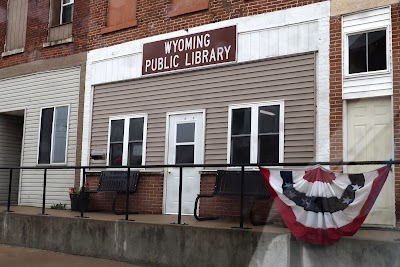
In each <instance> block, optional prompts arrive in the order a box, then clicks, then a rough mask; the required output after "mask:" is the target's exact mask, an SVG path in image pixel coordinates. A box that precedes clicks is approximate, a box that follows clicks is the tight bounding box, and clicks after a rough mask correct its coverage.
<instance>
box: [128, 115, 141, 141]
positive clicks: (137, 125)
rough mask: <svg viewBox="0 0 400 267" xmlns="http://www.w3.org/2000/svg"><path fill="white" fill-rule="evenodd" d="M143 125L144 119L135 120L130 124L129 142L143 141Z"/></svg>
mask: <svg viewBox="0 0 400 267" xmlns="http://www.w3.org/2000/svg"><path fill="white" fill-rule="evenodd" d="M143 124H144V118H134V119H131V120H130V124H129V141H142V140H143Z"/></svg>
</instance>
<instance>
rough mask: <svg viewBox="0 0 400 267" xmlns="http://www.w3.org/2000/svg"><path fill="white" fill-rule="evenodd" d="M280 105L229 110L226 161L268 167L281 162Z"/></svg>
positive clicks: (271, 104) (270, 104)
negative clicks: (265, 165) (269, 164)
mask: <svg viewBox="0 0 400 267" xmlns="http://www.w3.org/2000/svg"><path fill="white" fill-rule="evenodd" d="M283 120H284V110H283V102H272V103H261V104H249V105H238V106H231V107H230V108H229V130H228V135H229V141H228V143H229V144H230V146H229V147H228V162H229V163H231V164H249V163H258V164H268V163H279V162H282V161H283V138H284V137H283Z"/></svg>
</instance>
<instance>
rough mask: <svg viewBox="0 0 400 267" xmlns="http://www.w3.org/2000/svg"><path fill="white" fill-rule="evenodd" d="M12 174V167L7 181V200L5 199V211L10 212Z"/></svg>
mask: <svg viewBox="0 0 400 267" xmlns="http://www.w3.org/2000/svg"><path fill="white" fill-rule="evenodd" d="M12 175H13V169H12V168H11V169H10V179H9V182H8V200H7V212H10V206H11V186H12Z"/></svg>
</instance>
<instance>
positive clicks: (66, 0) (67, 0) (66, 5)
mask: <svg viewBox="0 0 400 267" xmlns="http://www.w3.org/2000/svg"><path fill="white" fill-rule="evenodd" d="M73 15H74V0H62V3H61V15H60V24H65V23H70V22H72V18H73Z"/></svg>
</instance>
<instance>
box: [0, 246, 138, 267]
mask: <svg viewBox="0 0 400 267" xmlns="http://www.w3.org/2000/svg"><path fill="white" fill-rule="evenodd" d="M0 265H1V266H9V267H12V266H18V267H25V266H26V267H28V266H29V267H81V266H82V267H83V266H84V267H139V265H132V264H128V263H122V262H117V261H111V260H104V259H97V258H91V257H83V256H74V255H68V254H63V253H57V252H50V251H45V250H39V249H31V248H22V247H13V246H6V245H0Z"/></svg>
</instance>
